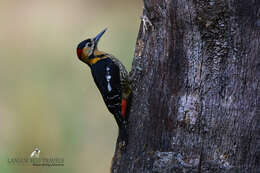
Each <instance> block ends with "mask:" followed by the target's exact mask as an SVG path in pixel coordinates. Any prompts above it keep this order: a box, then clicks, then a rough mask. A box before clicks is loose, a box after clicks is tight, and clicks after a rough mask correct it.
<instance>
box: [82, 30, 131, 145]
mask: <svg viewBox="0 0 260 173" xmlns="http://www.w3.org/2000/svg"><path fill="white" fill-rule="evenodd" d="M105 32H106V29H104V30H103V31H101V32H100V33H99V34H98V35H97V36H96V37H94V38H88V39H86V40H84V41H82V42H80V43H79V44H78V47H77V55H78V58H79V59H80V60H81V61H83V62H84V63H86V64H87V65H88V66H89V67H90V69H91V73H92V76H93V78H94V81H95V83H96V85H97V88H98V89H99V91H100V93H101V95H102V97H103V100H104V102H105V104H106V106H107V108H108V110H109V111H110V112H111V113H112V114H113V115H114V117H115V119H116V122H117V125H118V128H119V140H120V143H119V144H120V145H122V146H125V145H127V142H128V134H127V125H128V117H127V105H128V101H129V96H130V94H131V89H130V82H129V79H128V73H127V70H126V69H125V67H124V65H123V64H122V63H121V62H120V61H119V60H118V59H116V58H115V57H114V56H113V55H111V54H108V53H105V52H102V51H99V50H98V48H97V45H98V42H99V40H100V38H101V37H102V35H103V34H104V33H105Z"/></svg>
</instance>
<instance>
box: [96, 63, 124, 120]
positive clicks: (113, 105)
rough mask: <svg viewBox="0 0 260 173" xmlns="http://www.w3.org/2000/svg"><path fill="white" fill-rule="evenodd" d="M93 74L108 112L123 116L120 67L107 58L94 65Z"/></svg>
mask: <svg viewBox="0 0 260 173" xmlns="http://www.w3.org/2000/svg"><path fill="white" fill-rule="evenodd" d="M91 72H92V75H93V78H94V81H95V83H96V85H97V87H98V89H99V91H100V93H101V94H102V97H103V100H104V102H105V104H106V106H107V108H108V110H109V111H110V112H111V113H112V114H114V115H115V114H118V113H120V114H121V99H122V91H121V85H120V69H119V67H118V66H117V65H116V64H115V63H114V62H113V61H112V60H111V59H109V58H106V59H103V60H100V61H98V62H97V63H96V64H94V65H92V66H91Z"/></svg>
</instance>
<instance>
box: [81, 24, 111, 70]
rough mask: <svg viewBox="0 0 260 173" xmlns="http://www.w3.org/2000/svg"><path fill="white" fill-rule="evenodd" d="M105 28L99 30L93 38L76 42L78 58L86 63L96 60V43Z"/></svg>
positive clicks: (90, 63) (92, 62)
mask: <svg viewBox="0 0 260 173" xmlns="http://www.w3.org/2000/svg"><path fill="white" fill-rule="evenodd" d="M106 30H107V29H104V30H103V31H101V32H100V33H99V34H98V35H97V36H96V37H94V38H88V39H86V40H84V41H82V42H80V43H79V44H78V47H77V55H78V58H79V59H80V60H81V61H83V62H85V63H86V64H88V65H92V64H94V63H95V62H96V61H97V60H96V59H95V58H96V56H95V55H96V54H97V53H98V50H97V45H98V41H99V39H100V38H101V37H102V35H103V34H104V33H105V32H106Z"/></svg>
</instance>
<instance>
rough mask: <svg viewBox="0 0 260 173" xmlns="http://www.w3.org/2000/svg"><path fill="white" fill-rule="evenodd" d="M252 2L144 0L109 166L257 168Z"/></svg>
mask: <svg viewBox="0 0 260 173" xmlns="http://www.w3.org/2000/svg"><path fill="white" fill-rule="evenodd" d="M259 3H260V1H258V0H247V1H245V0H218V1H216V0H207V1H206V0H144V4H145V5H144V12H143V13H144V16H147V17H148V19H150V21H151V23H152V25H153V26H149V25H147V27H148V29H147V30H146V31H145V30H144V28H143V25H144V23H142V24H141V27H140V32H139V35H138V39H137V44H136V50H135V57H134V62H133V68H132V71H131V74H132V78H133V99H132V106H131V111H130V115H129V116H130V118H129V120H130V127H129V144H128V146H127V148H126V151H124V152H120V150H118V148H116V152H115V156H114V158H113V162H112V168H111V169H112V172H113V173H128V172H129V173H174V172H177V173H178V172H203V173H206V172H243V173H244V172H245V173H247V172H248V173H251V172H252V173H256V172H260V83H259V82H260V48H259V47H260V46H259V45H260V5H259Z"/></svg>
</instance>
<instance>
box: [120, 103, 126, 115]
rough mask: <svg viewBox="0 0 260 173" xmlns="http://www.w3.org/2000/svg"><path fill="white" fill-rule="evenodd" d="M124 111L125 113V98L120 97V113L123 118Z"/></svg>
mask: <svg viewBox="0 0 260 173" xmlns="http://www.w3.org/2000/svg"><path fill="white" fill-rule="evenodd" d="M125 113H126V100H125V99H122V103H121V114H122V117H123V118H125Z"/></svg>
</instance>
